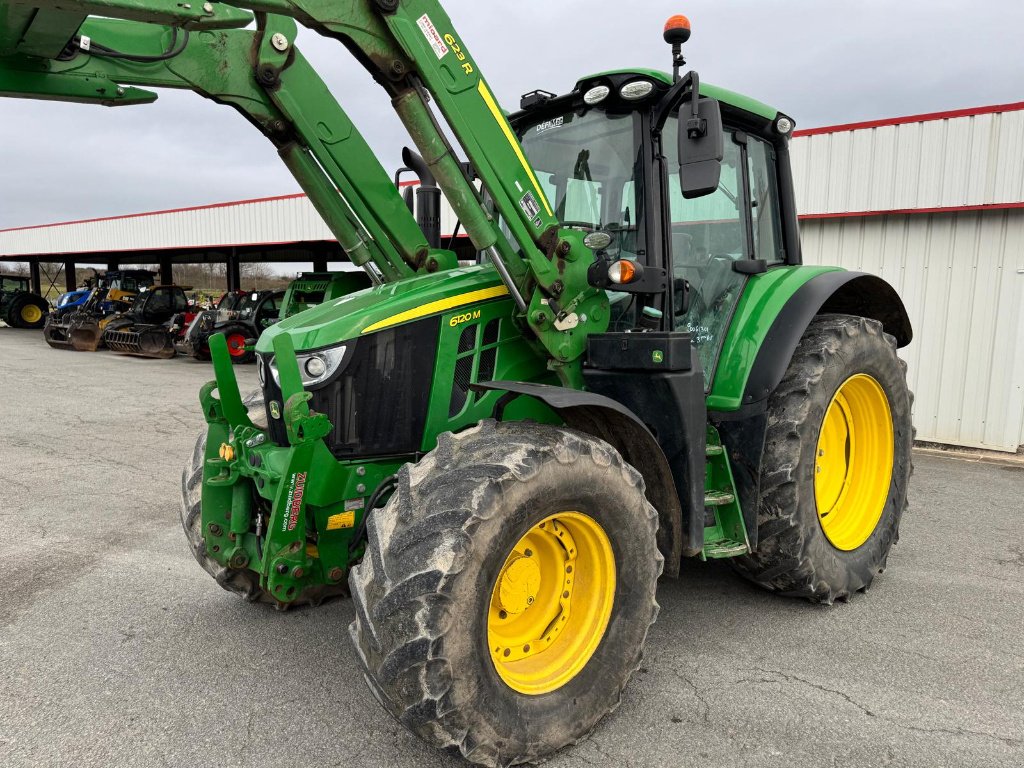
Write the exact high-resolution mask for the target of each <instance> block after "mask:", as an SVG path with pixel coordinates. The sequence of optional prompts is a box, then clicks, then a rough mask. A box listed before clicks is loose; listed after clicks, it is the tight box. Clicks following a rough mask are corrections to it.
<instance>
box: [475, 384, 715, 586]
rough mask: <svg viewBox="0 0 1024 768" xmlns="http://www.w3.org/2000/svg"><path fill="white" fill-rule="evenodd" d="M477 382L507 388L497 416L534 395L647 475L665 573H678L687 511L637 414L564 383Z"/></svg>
mask: <svg viewBox="0 0 1024 768" xmlns="http://www.w3.org/2000/svg"><path fill="white" fill-rule="evenodd" d="M473 388H474V389H475V390H477V391H482V390H496V391H499V392H505V393H506V394H505V395H504V396H503V397H502V398H501V399H500V400H499V401H498V404H497V406H496V408H495V418H497V419H498V420H499V421H500V420H501V415H502V411H503V410H504V407H505V405H507V404H508V402H510V401H511V400H512V399H514V398H516V397H520V396H524V395H525V396H527V397H534V398H536V399H538V400H540V401H541V402H543V403H544V404H545V405H547V406H548V407H549V408H551V409H552V410H553V411H555V412H556V413H557V414H558V415H559V417H560V418H562V419H563V420H564V421H565V424H566V426H568V427H571V428H572V429H578V430H579V431H580V432H586V433H587V434H589V435H593V436H594V437H597V438H600V439H601V440H604V441H605V442H607V443H608V444H610V445H612V446H613V447H614V448H615V449H616V450H617V451H618V452H619V453H620V454H622V458H624V459H625V460H626V461H627V462H628V463H629V464H631V465H632V466H633V467H635V468H636V470H637V471H638V472H639V473H640V474H641V475H642V476H643V478H644V484H645V485H646V488H647V500H648V501H650V502H651V505H652V506H653V507H654V508H655V509H656V510H657V511H658V549H659V550H660V551H661V554H662V555H663V556H664V557H665V571H664V573H665V575H666V576H669V577H671V578H676V577H677V576H679V564H680V559H681V556H682V552H683V530H682V526H683V515H682V507H681V505H680V500H679V496H678V494H677V493H676V489H675V485H674V484H673V480H672V469H671V467H670V466H669V462H668V459H667V458H666V456H665V452H664V451H662V449H661V446H660V445H659V444H658V441H657V439H656V438H655V437H654V435H652V434H651V432H650V430H648V429H647V426H646V425H645V424H644V423H643V422H642V421H641V420H640V419H639V418H638V417H637V416H636V414H634V413H633V412H632V411H631V410H629V408H627V407H626V406H624V405H622V403H619V402H617V401H615V400H613V399H611V398H610V397H604V396H603V395H598V394H595V393H593V392H584V391H581V390H576V389H568V388H566V387H557V386H551V385H547V384H533V383H528V382H522V381H489V382H487V383H481V384H475V385H473ZM701 492H703V488H702V489H701Z"/></svg>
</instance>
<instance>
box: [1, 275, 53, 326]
mask: <svg viewBox="0 0 1024 768" xmlns="http://www.w3.org/2000/svg"><path fill="white" fill-rule="evenodd" d="M49 311H50V302H48V301H47V300H46V299H44V298H43V297H42V296H40V295H39V294H38V293H33V292H32V288H31V286H30V284H29V279H28V278H27V277H24V276H22V275H10V274H3V273H0V320H3V321H4V322H5V323H7V324H8V325H9V326H11V327H12V328H42V327H43V324H44V323H45V322H46V317H47V314H48V313H49Z"/></svg>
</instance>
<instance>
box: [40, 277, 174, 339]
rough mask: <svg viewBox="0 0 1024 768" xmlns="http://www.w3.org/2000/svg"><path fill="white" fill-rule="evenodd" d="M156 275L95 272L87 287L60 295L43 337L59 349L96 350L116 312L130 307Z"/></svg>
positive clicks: (44, 327) (151, 283) (48, 318)
mask: <svg viewBox="0 0 1024 768" xmlns="http://www.w3.org/2000/svg"><path fill="white" fill-rule="evenodd" d="M155 275H156V273H155V272H151V271H149V270H144V269H130V270H110V271H108V272H105V273H104V274H102V275H100V274H94V276H93V277H92V278H90V279H89V280H87V281H86V287H85V288H82V289H79V290H77V291H70V292H68V293H65V294H63V295H62V296H61V297H60V299H58V301H57V307H56V309H54V311H53V312H51V313H50V315H49V316H48V317H47V318H46V324H45V325H44V326H43V338H44V339H46V343H47V344H49V345H50V346H51V347H54V348H55V349H74V350H76V351H78V352H95V351H96V350H97V349H99V347H100V345H101V344H102V342H103V329H104V328H106V326H107V324H108V323H109V322H110V320H111V319H112V318H113V316H114V315H115V314H117V313H119V312H126V311H128V310H129V309H130V308H131V306H132V303H133V302H134V301H135V297H136V296H138V295H139V292H140V291H144V290H146V289H147V288H150V287H152V285H153V282H154V277H155Z"/></svg>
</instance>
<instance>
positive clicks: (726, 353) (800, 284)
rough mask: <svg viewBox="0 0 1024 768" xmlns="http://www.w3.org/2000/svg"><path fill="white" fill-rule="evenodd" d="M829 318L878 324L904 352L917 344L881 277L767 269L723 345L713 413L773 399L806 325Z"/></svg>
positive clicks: (743, 302)
mask: <svg viewBox="0 0 1024 768" xmlns="http://www.w3.org/2000/svg"><path fill="white" fill-rule="evenodd" d="M773 273H774V274H773ZM825 312H837V313H844V314H851V315H859V316H861V317H868V318H872V319H874V320H878V321H879V322H881V323H882V325H883V326H884V328H885V332H886V333H889V334H892V335H893V336H894V337H895V338H896V344H897V346H899V347H904V346H906V345H907V344H909V343H910V341H911V339H912V338H913V332H912V330H911V326H910V318H909V317H908V316H907V311H906V309H905V307H904V306H903V302H902V300H901V299H900V297H899V295H898V294H897V293H896V291H895V290H894V289H893V287H892V286H891V285H889V284H888V283H887V282H886V281H885V280H882V279H881V278H880V277H876V276H875V275H869V274H866V273H863V272H846V271H844V270H838V269H835V268H821V267H787V268H780V269H778V270H769V272H768V273H766V274H765V275H763V276H759V277H755V278H752V279H751V280H750V281H749V282H748V284H747V287H746V289H745V291H744V295H743V297H742V298H741V300H740V304H739V305H738V307H737V311H736V313H735V315H734V317H733V321H732V325H731V326H730V328H729V333H728V336H727V337H726V340H725V343H724V344H723V346H722V354H721V359H720V360H719V364H718V367H717V370H716V371H715V378H714V381H713V382H712V385H711V392H710V394H709V395H708V410H709V411H736V410H739V409H740V408H741V407H742V408H748V407H750V406H755V405H757V404H762V403H764V402H765V401H767V399H768V397H769V395H771V393H772V392H774V391H775V388H776V387H777V386H778V384H779V382H780V381H782V377H783V376H784V375H785V373H786V369H787V368H789V361H790V360H792V359H793V353H794V352H795V351H796V347H797V344H799V343H800V338H801V337H802V336H803V334H804V331H805V330H807V326H808V325H809V324H810V322H811V320H813V319H814V317H815V316H816V315H818V314H821V313H825Z"/></svg>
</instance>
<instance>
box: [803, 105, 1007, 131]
mask: <svg viewBox="0 0 1024 768" xmlns="http://www.w3.org/2000/svg"><path fill="white" fill-rule="evenodd" d="M1020 110H1024V101H1015V102H1013V103H1012V104H992V105H989V106H987V107H970V108H968V109H953V110H947V111H945V112H927V113H925V114H923V115H907V116H906V117H889V118H886V119H883V120H867V121H864V122H861V123H845V124H843V125H823V126H821V127H820V128H806V129H804V130H799V131H793V136H794V137H796V136H820V135H821V134H824V133H842V132H843V131H862V130H865V129H867V128H885V127H887V126H890V125H906V124H908V123H927V122H931V121H933V120H952V119H953V118H956V117H974V116H976V115H994V114H996V113H999V112H1019V111H1020Z"/></svg>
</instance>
